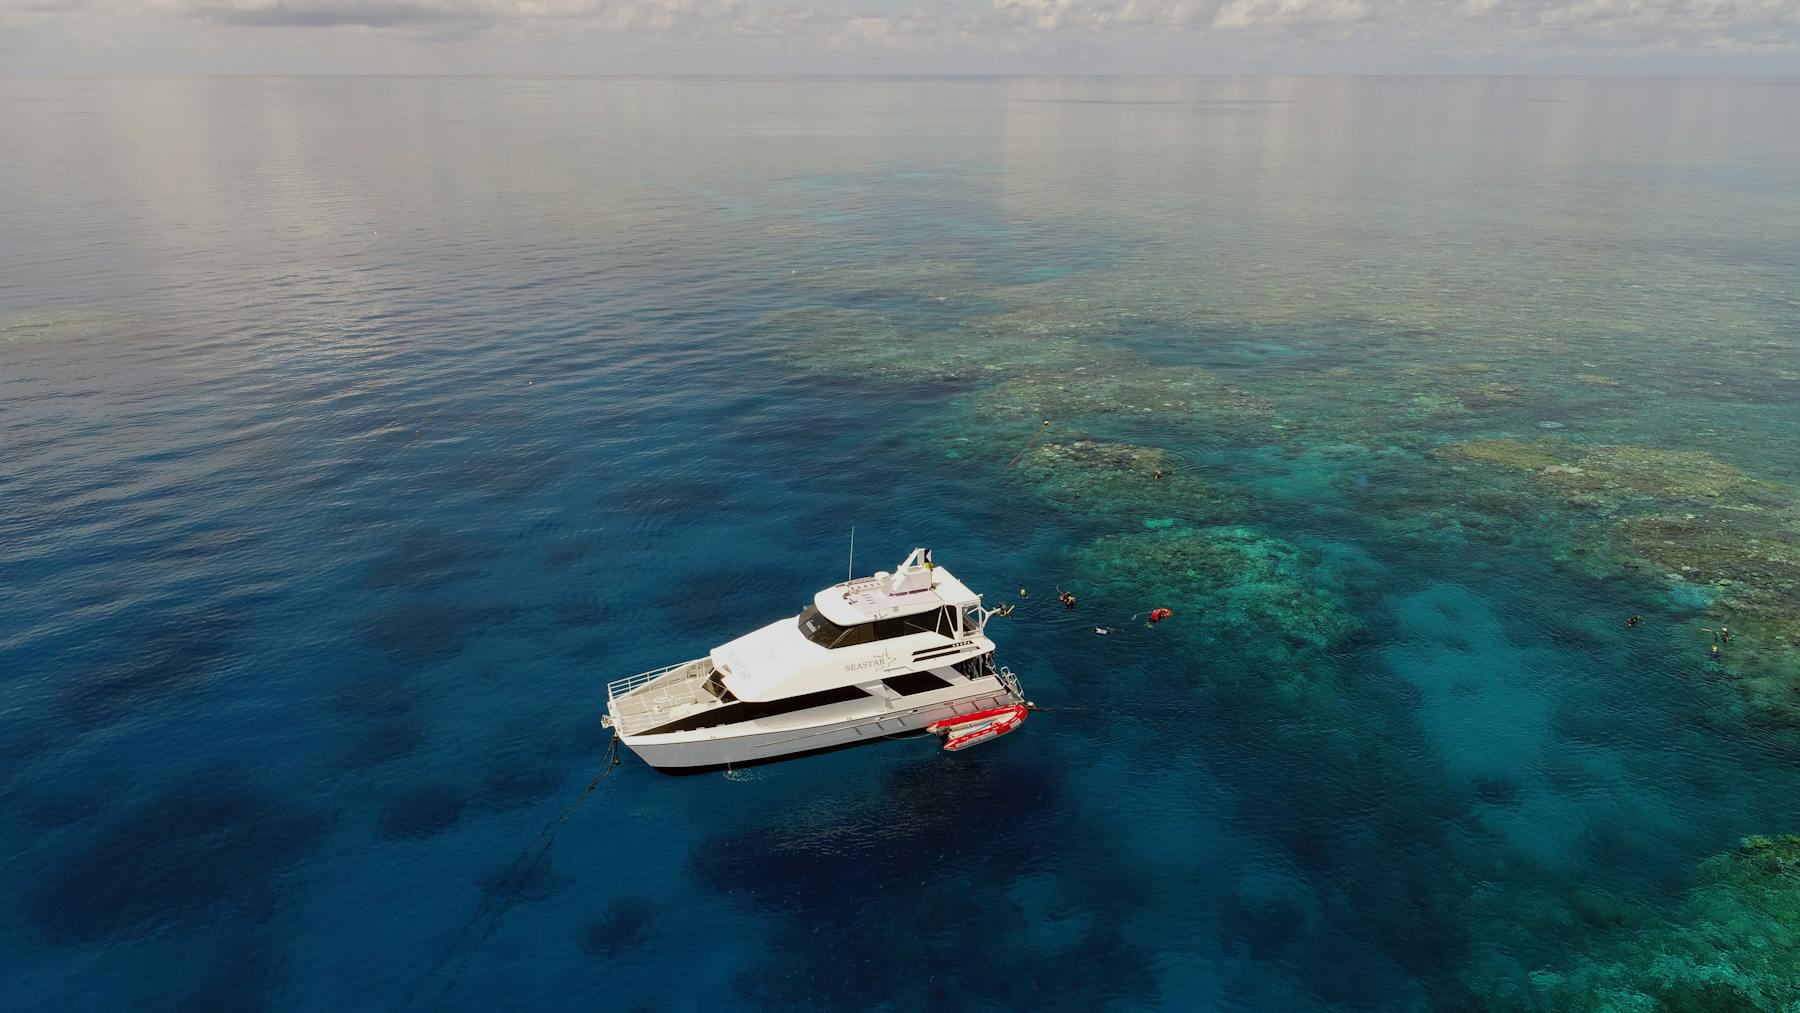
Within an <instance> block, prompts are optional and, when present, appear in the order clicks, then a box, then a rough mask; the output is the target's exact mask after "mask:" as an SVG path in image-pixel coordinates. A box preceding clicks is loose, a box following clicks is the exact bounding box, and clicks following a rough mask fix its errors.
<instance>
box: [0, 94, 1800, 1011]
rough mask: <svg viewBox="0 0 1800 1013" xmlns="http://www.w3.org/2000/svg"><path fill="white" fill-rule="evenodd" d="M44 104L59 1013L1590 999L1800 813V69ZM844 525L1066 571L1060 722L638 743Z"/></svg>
mask: <svg viewBox="0 0 1800 1013" xmlns="http://www.w3.org/2000/svg"><path fill="white" fill-rule="evenodd" d="M0 137H4V138H6V140H5V142H4V143H0V182H3V183H4V185H3V186H0V693H3V696H0V701H3V706H0V862H3V867H4V873H5V875H4V879H5V881H6V883H7V884H8V887H7V889H6V891H5V898H4V900H3V901H0V954H4V957H5V959H4V963H5V965H6V967H7V968H8V972H7V974H6V975H5V976H4V978H3V979H0V1007H4V1008H6V1009H12V1010H27V1009H45V1010H48V1009H146V1010H160V1009H183V1010H248V1009H271V1010H350V1009H439V1008H441V1009H456V1010H493V1009H523V1008H547V1009H548V1008H566V1009H643V1010H657V1009H664V1010H684V1009H719V1008H733V1007H737V1008H749V1007H762V1008H784V1009H785V1008H878V1009H887V1010H917V1009H940V1010H941V1009H949V1008H996V1009H997V1008H1040V1009H1051V1008H1056V1009H1083V1010H1092V1009H1148V1008H1186V1009H1207V1010H1281V1011H1312V1010H1340V1011H1342V1010H1428V1009H1450V1008H1464V1009H1479V1008H1494V1009H1501V1008H1505V1009H1513V1008H1544V1009H1547V1008H1558V1007H1559V1006H1560V1005H1561V1003H1560V1002H1559V1000H1557V999H1556V997H1555V993H1554V988H1555V987H1557V985H1558V982H1561V981H1563V980H1565V978H1567V980H1571V981H1572V980H1576V979H1577V978H1578V977H1579V975H1580V974H1581V973H1585V972H1582V971H1581V968H1583V967H1586V966H1588V964H1586V963H1584V962H1593V961H1596V960H1599V961H1604V960H1606V959H1607V958H1605V957H1603V956H1596V947H1600V946H1601V945H1602V944H1603V943H1604V942H1605V940H1606V939H1608V938H1609V936H1610V935H1617V934H1621V933H1624V934H1630V933H1638V934H1640V935H1641V934H1642V933H1644V932H1654V931H1661V930H1662V928H1664V927H1666V925H1667V923H1668V922H1669V921H1670V920H1671V919H1678V918H1680V917H1681V912H1682V911H1683V910H1684V908H1683V906H1682V905H1683V904H1684V903H1686V901H1685V900H1684V898H1687V897H1688V896H1689V892H1690V891H1691V890H1692V889H1693V888H1694V884H1695V882H1696V875H1697V872H1696V870H1697V869H1698V868H1700V867H1701V865H1702V863H1703V862H1704V861H1706V860H1707V859H1708V858H1709V856H1717V855H1722V854H1729V853H1732V851H1733V849H1734V848H1740V847H1749V845H1740V841H1741V840H1743V839H1744V838H1746V837H1747V835H1757V834H1761V835H1781V834H1787V833H1795V832H1800V745H1797V743H1800V703H1797V702H1795V701H1796V700H1800V695H1796V694H1795V692H1794V691H1795V687H1800V674H1797V673H1800V667H1797V666H1796V663H1795V655H1796V654H1797V653H1800V646H1796V645H1800V628H1791V627H1789V626H1784V625H1783V623H1784V622H1785V620H1784V619H1783V618H1782V617H1783V616H1793V615H1796V614H1800V611H1796V609H1795V608H1793V607H1791V606H1795V605H1796V604H1797V603H1800V584H1796V583H1795V582H1794V580H1793V579H1792V571H1791V569H1785V568H1784V567H1786V566H1787V565H1788V564H1789V563H1791V562H1792V561H1793V560H1794V559H1795V558H1800V556H1795V555H1792V554H1786V555H1784V554H1783V553H1785V552H1786V551H1787V549H1788V548H1793V547H1794V546H1800V521H1796V517H1797V516H1800V515H1797V514H1796V512H1795V510H1796V507H1795V504H1796V502H1797V499H1796V495H1797V494H1796V490H1800V82H1795V81H1782V80H1742V81H1734V80H1679V79H1654V80H1625V79H1609V80H1578V79H1543V80H1532V79H1512V78H1508V79H1481V78H1466V79H1356V80H1337V79H1324V78H1319V79H1298V80H1283V79H1216V80H1162V79H1157V80H1088V79H1082V80H1074V79H1071V80H1057V79H1001V80H980V79H956V80H895V81H889V80H807V81H759V80H485V79H446V80H426V79H310V80H258V79H230V80H143V81H133V80H93V81H84V80H7V81H0ZM1147 473H1149V477H1146V474H1147ZM853 526H854V528H855V529H856V557H855V561H856V566H857V569H858V570H861V571H872V570H875V569H878V568H880V569H888V568H891V567H892V566H893V565H894V564H896V563H898V562H899V561H900V559H901V558H902V557H903V556H904V555H905V554H906V552H907V551H909V550H910V549H911V548H912V547H914V546H929V547H931V548H932V549H933V550H934V553H935V556H936V559H937V560H938V562H939V563H941V564H943V565H945V566H947V567H949V568H950V569H951V570H953V571H954V572H955V573H956V574H957V576H959V577H961V578H962V579H963V580H965V581H966V582H967V583H969V584H970V585H971V586H972V587H973V588H975V589H976V590H977V591H980V592H982V593H984V594H985V595H986V596H987V600H988V601H989V602H990V603H999V602H1016V603H1018V604H1019V609H1018V610H1017V612H1016V613H1015V614H1014V615H1013V616H1011V617H1010V618H1006V619H996V620H994V622H993V624H992V626H991V627H990V632H991V633H992V634H993V636H994V639H995V640H996V641H997V642H998V643H999V645H1000V660H1001V661H1002V662H1004V663H1006V664H1008V665H1009V666H1010V667H1012V668H1013V669H1014V670H1015V671H1016V672H1018V673H1019V675H1020V677H1021V680H1022V681H1023V683H1024V686H1025V689H1026V691H1027V695H1028V696H1030V697H1031V698H1032V699H1034V700H1035V701H1036V702H1037V703H1038V704H1039V705H1041V706H1042V707H1043V708H1044V710H1043V711H1042V712H1041V713H1039V714H1036V715H1033V716H1032V717H1031V719H1030V720H1029V721H1027V722H1026V723H1025V725H1024V726H1023V727H1022V728H1021V729H1020V730H1019V731H1017V732H1015V733H1013V734H1012V735H1009V736H1008V737H1006V738H1005V739H1002V740H999V741H997V742H994V743H993V744H990V745H986V746H983V747H982V748H980V749H976V750H972V751H969V752H965V753H961V754H955V755H953V754H947V753H943V752H941V751H939V750H938V749H937V747H936V744H935V743H934V742H932V741H930V740H923V739H913V740H904V741H896V742H888V743H882V744H879V745H874V746H870V747H867V748H861V749H855V750H849V751H843V752H838V753H834V754H829V755H825V756H820V757H814V758H808V759H803V760H798V761H794V762H790V763H784V764H777V765H771V766H764V767H758V768H755V769H751V770H745V771H736V772H732V773H728V774H726V773H714V774H706V775H698V776H693V777H670V776H665V775H661V774H658V773H656V772H654V771H652V770H650V769H648V768H647V767H645V766H644V765H643V764H642V763H641V762H639V761H638V760H637V759H636V758H635V757H632V756H630V755H629V754H626V756H625V762H624V763H623V764H622V765H621V766H619V767H618V768H616V769H615V770H614V771H613V772H612V773H611V774H610V775H609V776H607V777H606V778H605V779H604V780H602V781H601V782H600V783H599V784H598V785H597V786H595V787H594V788H593V790H592V791H591V792H590V793H587V794H585V795H584V789H586V788H588V786H589V784H590V781H591V780H592V779H593V778H594V776H595V774H596V772H597V771H602V770H604V769H605V768H604V767H603V762H604V757H605V754H606V750H607V744H608V734H607V733H606V732H605V731H604V730H603V729H602V728H601V727H600V726H599V724H598V719H599V716H600V714H601V712H602V708H603V700H604V685H605V682H606V681H607V680H609V679H614V678H618V677H621V676H625V675H629V674H632V673H635V672H638V671H641V670H644V669H649V668H653V667H658V666H661V665H664V664H668V663H672V662H676V661H680V660H683V659H687V658H691V657H695V656H698V655H700V654H701V653H703V652H705V651H706V650H707V649H709V648H710V647H712V646H713V645H715V644H718V643H720V642H723V641H724V640H726V639H729V638H731V637H733V636H735V635H737V634H738V633H741V632H744V631H747V630H749V629H751V628H753V627H755V626H759V625H761V624H763V623H766V622H769V621H772V620H774V619H776V618H779V617H781V616H784V615H791V614H793V613H795V612H797V611H798V610H799V608H800V607H801V606H802V605H803V604H804V603H805V602H807V601H808V600H809V599H810V596H811V594H812V592H813V591H815V590H816V589H818V588H820V587H822V586H825V585H827V584H829V583H832V582H834V581H836V580H839V579H841V578H842V576H843V574H844V571H845V566H846V562H847V560H846V550H847V542H848V537H849V532H850V529H851V528H852V527H853ZM1783 547H1785V548H1783ZM1021 587H1022V588H1024V589H1025V591H1026V592H1027V596H1026V597H1023V598H1021V597H1020V588H1021ZM1059 588H1062V589H1068V590H1071V591H1073V592H1075V593H1076V594H1077V595H1078V605H1077V607H1076V609H1074V610H1073V611H1068V610H1064V609H1061V608H1060V607H1058V606H1056V604H1055V601H1054V597H1055V593H1056V591H1057V590H1058V589H1059ZM1156 607H1169V608H1172V609H1173V610H1174V612H1175V615H1174V617H1173V618H1172V619H1170V620H1169V621H1167V622H1165V623H1162V624H1159V625H1158V626H1157V627H1156V628H1148V627H1146V626H1145V625H1144V623H1143V621H1142V616H1141V613H1144V612H1145V611H1147V610H1149V609H1151V608H1156ZM1632 615H1637V616H1639V617H1641V618H1640V622H1639V623H1638V624H1637V625H1635V626H1634V625H1628V624H1627V622H1626V619H1627V617H1629V616H1632ZM1726 624H1731V625H1733V626H1734V627H1735V628H1736V629H1737V630H1739V631H1741V632H1740V633H1739V634H1738V636H1737V638H1736V639H1735V640H1725V641H1723V642H1721V641H1720V639H1719V637H1718V635H1717V633H1716V632H1715V631H1716V630H1717V628H1718V627H1719V626H1721V625H1726ZM1095 627H1102V628H1108V629H1112V630H1113V631H1114V632H1113V633H1112V634H1111V635H1108V636H1097V635H1095V633H1094V629H1095ZM1721 643H1722V648H1723V649H1722V652H1721V653H1722V657H1721V658H1719V659H1713V658H1709V656H1708V655H1709V652H1710V650H1711V648H1712V647H1713V646H1714V645H1718V644H1721ZM1784 694H1787V695H1785V696H1784ZM578 801H579V802H580V804H579V806H578V807H576V808H574V809H573V811H572V812H571V811H570V807H571V805H573V804H574V803H576V802H578ZM565 815H566V816H567V818H566V819H561V817H563V816H565ZM1596 966H1597V965H1596ZM1547 989H1548V990H1550V991H1546V990H1547ZM1703 1007H1704V1004H1702V1006H1701V1007H1695V1008H1703ZM1732 1008H1737V1007H1732Z"/></svg>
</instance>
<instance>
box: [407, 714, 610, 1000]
mask: <svg viewBox="0 0 1800 1013" xmlns="http://www.w3.org/2000/svg"><path fill="white" fill-rule="evenodd" d="M619 764H620V760H619V734H618V733H617V732H614V733H613V737H612V742H611V743H610V744H609V745H608V746H607V749H606V758H605V759H603V760H601V761H600V769H598V770H596V771H594V777H593V779H592V780H590V781H588V785H587V787H586V788H583V789H582V791H581V794H580V795H578V796H576V798H575V801H573V802H570V803H569V806H568V808H566V809H564V810H563V811H562V813H561V815H558V816H556V817H554V818H552V819H550V820H549V821H548V822H546V823H545V824H544V827H543V829H542V830H539V831H538V833H537V836H536V837H534V838H532V839H531V843H529V844H527V845H526V846H525V850H523V851H521V852H519V857H517V858H515V859H513V863H512V865H510V866H508V867H507V870H506V872H505V874H504V875H503V876H502V877H501V881H502V882H503V883H510V884H512V889H511V890H502V891H497V892H495V891H490V892H489V893H488V894H487V896H485V897H483V898H482V900H481V904H480V905H479V906H477V907H476V909H475V913H474V914H472V915H470V916H469V920H468V921H466V922H464V923H463V926H462V928H460V929H458V930H457V931H456V935H455V936H454V937H452V938H451V940H450V943H449V945H448V946H445V947H444V952H443V953H442V954H440V955H439V956H438V958H437V960H436V961H435V962H434V963H433V964H432V965H431V969H430V970H428V971H426V972H425V976H424V977H423V978H421V979H420V980H419V983H418V984H417V985H416V986H414V987H413V990H412V991H411V992H408V993H407V994H406V998H405V1000H404V1001H402V1002H401V1003H400V1009H402V1010H405V1009H409V1008H411V1007H412V1005H413V1003H414V1002H415V1001H416V1000H417V999H418V998H419V995H420V993H422V992H424V991H425V989H426V986H428V985H430V984H431V982H432V980H433V979H434V978H436V977H437V976H438V972H440V971H442V970H443V969H444V965H446V964H448V963H449V962H450V960H451V958H452V957H454V956H456V952H457V950H459V949H460V948H461V947H462V944H463V941H464V940H465V939H467V938H468V937H469V933H471V932H473V931H474V930H475V927H476V926H477V925H479V924H481V921H482V919H483V918H486V917H487V916H488V913H489V912H490V911H492V912H493V917H492V918H491V919H489V920H488V924H487V927H486V928H485V929H484V930H483V931H482V933H481V935H480V936H479V937H477V938H476V940H475V942H474V944H473V945H471V946H470V947H469V948H468V952H466V953H464V954H463V958H462V960H461V961H460V962H459V963H458V964H457V965H456V967H455V969H454V970H452V971H451V973H450V976H449V978H447V979H446V980H445V981H444V988H443V991H442V992H441V993H439V995H438V997H437V1001H436V1002H434V1003H432V1004H431V1008H432V1009H438V1008H439V1007H441V1006H442V1005H443V1004H444V1000H446V999H448V998H450V993H451V992H452V991H453V990H454V989H455V988H456V983H457V982H458V981H459V980H461V978H462V975H463V972H464V971H465V970H467V969H468V967H469V962H470V961H471V960H473V959H475V954H476V953H478V952H480V950H481V947H482V945H483V944H485V943H486V942H487V941H488V940H489V939H490V938H492V937H493V935H494V933H495V932H496V931H498V930H499V928H500V922H501V920H502V919H503V918H505V916H506V912H507V911H508V910H510V909H511V908H512V906H513V902H515V901H517V900H518V899H519V895H520V894H521V893H523V892H524V890H525V884H526V883H527V882H529V881H530V879H531V874H532V873H533V872H536V871H537V867H538V865H539V864H540V863H542V862H543V860H544V858H545V857H546V856H547V855H549V854H550V847H551V846H552V845H554V844H555V843H556V834H557V831H559V830H561V829H562V825H563V824H564V823H567V822H568V821H569V819H570V817H572V816H574V815H575V812H576V810H578V809H580V808H581V804H582V803H583V802H586V801H587V800H588V796H590V795H592V794H593V793H594V791H595V790H596V789H597V788H599V787H600V782H601V781H604V780H606V777H607V775H608V774H611V773H612V772H613V770H614V769H615V768H617V767H618V766H619ZM534 852H535V854H534ZM521 867H522V868H523V871H520V870H521ZM515 873H516V874H517V878H516V879H515V878H514V874H515ZM496 897H501V898H502V899H501V901H500V904H499V906H498V907H497V908H496V907H495V906H494V899H495V898H496Z"/></svg>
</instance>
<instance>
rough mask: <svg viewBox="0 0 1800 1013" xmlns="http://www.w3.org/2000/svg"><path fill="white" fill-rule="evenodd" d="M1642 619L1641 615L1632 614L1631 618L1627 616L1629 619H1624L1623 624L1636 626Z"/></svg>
mask: <svg viewBox="0 0 1800 1013" xmlns="http://www.w3.org/2000/svg"><path fill="white" fill-rule="evenodd" d="M1643 621H1644V617H1643V616H1637V615H1634V616H1632V617H1631V618H1629V619H1627V620H1625V625H1626V626H1633V627H1634V626H1636V625H1637V624H1638V623H1641V622H1643Z"/></svg>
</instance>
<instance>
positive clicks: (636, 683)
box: [606, 658, 711, 700]
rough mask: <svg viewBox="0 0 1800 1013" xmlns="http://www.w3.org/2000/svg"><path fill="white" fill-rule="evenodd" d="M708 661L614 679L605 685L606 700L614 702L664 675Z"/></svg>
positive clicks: (696, 659) (655, 669)
mask: <svg viewBox="0 0 1800 1013" xmlns="http://www.w3.org/2000/svg"><path fill="white" fill-rule="evenodd" d="M710 661H711V659H710V658H695V659H694V660H692V661H681V662H676V663H675V664H673V665H667V666H665V667H663V668H653V669H651V670H650V671H648V672H639V673H638V674H636V675H628V676H626V677H625V678H623V679H614V680H613V681H611V682H609V683H607V684H606V698H607V699H608V700H616V699H618V698H619V697H622V696H624V695H625V694H627V693H629V692H631V691H632V690H634V689H637V688H638V687H640V686H644V685H647V684H649V683H652V682H655V681H656V680H658V679H660V678H662V677H663V676H665V675H669V674H670V673H673V672H678V671H680V670H681V669H684V668H688V667H690V666H693V665H704V664H707V663H709V662H710Z"/></svg>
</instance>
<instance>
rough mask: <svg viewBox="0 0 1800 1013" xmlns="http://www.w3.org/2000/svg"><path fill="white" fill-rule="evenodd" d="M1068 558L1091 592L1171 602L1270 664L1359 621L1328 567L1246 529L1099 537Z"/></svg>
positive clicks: (1342, 633) (1340, 637) (1185, 621)
mask: <svg viewBox="0 0 1800 1013" xmlns="http://www.w3.org/2000/svg"><path fill="white" fill-rule="evenodd" d="M1074 556H1075V558H1074V561H1073V562H1074V571H1075V572H1077V573H1081V574H1083V575H1084V579H1085V580H1086V581H1087V582H1088V583H1089V584H1091V585H1092V586H1093V588H1094V594H1093V596H1094V597H1095V598H1097V599H1110V600H1111V601H1113V602H1116V603H1118V604H1117V606H1116V607H1119V608H1124V607H1126V606H1132V607H1133V609H1134V610H1136V608H1135V607H1136V606H1140V605H1141V606H1142V609H1143V610H1146V611H1147V610H1148V609H1151V608H1169V609H1173V610H1174V611H1175V614H1176V615H1175V618H1176V620H1177V628H1182V629H1187V630H1190V631H1197V632H1200V633H1203V634H1205V635H1208V636H1216V637H1230V638H1233V639H1235V640H1238V641H1242V642H1244V643H1247V644H1252V645H1255V646H1257V647H1259V648H1261V651H1260V653H1262V654H1264V655H1265V656H1266V657H1268V658H1269V660H1271V661H1272V662H1276V663H1287V662H1292V661H1296V660H1300V657H1301V656H1311V655H1316V654H1317V653H1318V652H1322V651H1324V650H1327V649H1329V648H1331V647H1333V646H1335V645H1337V644H1339V643H1341V642H1343V641H1344V640H1345V639H1347V638H1348V637H1349V636H1350V635H1351V634H1353V633H1354V632H1355V631H1356V630H1358V629H1359V628H1360V623H1359V622H1358V621H1357V620H1356V618H1355V617H1354V616H1353V615H1352V613H1351V610H1350V607H1349V605H1348V603H1347V602H1346V601H1345V600H1344V597H1343V595H1342V593H1341V592H1340V591H1339V590H1338V589H1337V588H1336V587H1335V581H1334V580H1332V579H1331V577H1330V575H1329V573H1328V572H1327V571H1325V570H1324V569H1323V568H1322V567H1320V566H1317V565H1316V564H1315V563H1314V561H1313V560H1312V559H1311V558H1310V557H1309V556H1308V554H1307V553H1305V552H1304V551H1302V550H1301V549H1300V548H1299V547H1298V546H1295V545H1293V544H1292V543H1290V542H1286V541H1283V540H1281V539H1279V538H1274V537H1272V536H1270V535H1268V534H1266V533H1264V532H1261V531H1258V530H1256V529H1253V528H1247V527H1225V526H1219V527H1201V528H1178V529H1173V530H1166V531H1135V532H1131V533H1128V534H1116V535H1107V536H1105V537H1102V538H1099V539H1096V540H1095V541H1093V542H1090V543H1089V544H1087V545H1086V546H1083V547H1082V548H1080V549H1077V550H1075V553H1074ZM1300 670H1301V669H1300V668H1296V669H1294V671H1300ZM1281 674H1282V673H1281V672H1279V671H1276V670H1273V669H1272V670H1271V671H1270V676H1271V678H1274V677H1279V676H1280V675H1281Z"/></svg>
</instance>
